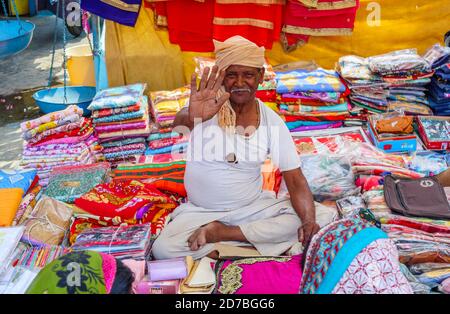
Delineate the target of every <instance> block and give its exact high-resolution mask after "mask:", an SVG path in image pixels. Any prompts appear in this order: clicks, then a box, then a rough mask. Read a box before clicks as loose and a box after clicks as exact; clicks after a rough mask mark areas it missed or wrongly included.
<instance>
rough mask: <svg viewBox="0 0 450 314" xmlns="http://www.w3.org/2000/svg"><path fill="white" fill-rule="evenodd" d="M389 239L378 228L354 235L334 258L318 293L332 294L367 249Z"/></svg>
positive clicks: (366, 229) (367, 229)
mask: <svg viewBox="0 0 450 314" xmlns="http://www.w3.org/2000/svg"><path fill="white" fill-rule="evenodd" d="M387 238H388V236H387V234H386V233H385V232H384V231H382V230H380V229H378V228H376V227H370V228H365V229H363V230H361V231H359V232H358V233H356V234H355V235H353V236H352V237H351V238H350V239H349V240H347V242H346V243H345V245H344V246H343V247H342V248H341V249H340V250H339V252H338V253H337V254H336V256H335V257H334V259H333V262H332V264H331V265H330V267H329V268H328V270H327V273H326V274H325V277H324V278H323V280H322V282H321V284H320V286H319V287H318V289H317V291H316V293H318V294H330V293H331V292H332V291H333V289H334V287H335V286H336V284H337V283H338V282H339V280H340V279H341V278H342V276H343V275H344V273H345V272H346V270H347V268H348V267H349V266H350V264H351V263H352V261H353V260H354V259H355V257H356V256H357V255H358V254H359V253H361V251H362V250H363V249H364V248H365V247H367V246H368V245H369V244H370V243H372V242H374V241H376V240H378V239H387Z"/></svg>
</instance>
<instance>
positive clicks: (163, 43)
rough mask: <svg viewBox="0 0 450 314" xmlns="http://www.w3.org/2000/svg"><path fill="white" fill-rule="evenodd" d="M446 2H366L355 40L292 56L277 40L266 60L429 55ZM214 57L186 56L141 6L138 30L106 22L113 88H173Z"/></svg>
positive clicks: (444, 24)
mask: <svg viewBox="0 0 450 314" xmlns="http://www.w3.org/2000/svg"><path fill="white" fill-rule="evenodd" d="M449 17H450V6H448V5H447V1H444V0H439V1H432V2H430V1H425V0H416V1H410V2H405V1H401V0H389V1H387V0H384V1H379V2H374V1H371V0H361V1H360V8H359V10H358V12H357V15H356V20H355V27H354V31H353V34H352V35H351V36H336V37H335V36H333V37H312V38H311V39H310V40H309V42H308V43H307V44H306V45H304V46H303V47H300V48H298V49H296V50H295V51H293V52H291V53H285V52H284V50H283V48H282V46H281V44H280V43H278V42H276V43H274V45H273V48H272V50H269V51H267V52H266V56H267V57H268V59H269V61H270V63H271V64H273V65H277V64H282V63H288V62H292V61H297V60H315V61H316V62H317V63H318V64H319V65H320V66H322V67H325V68H333V67H334V64H335V62H336V60H338V59H339V57H341V56H344V55H349V54H356V55H360V56H363V57H367V56H371V55H376V54H381V53H386V52H388V51H392V50H398V49H405V48H417V49H418V51H419V53H424V52H425V50H426V49H427V48H429V47H430V46H431V45H433V44H434V43H441V44H443V40H444V35H445V34H446V33H447V32H448V31H449V24H448V20H449ZM199 55H200V56H212V53H198V52H182V51H181V50H180V48H179V46H178V45H173V44H171V43H170V41H169V35H168V32H167V31H165V30H155V27H154V16H153V12H152V11H151V10H149V9H144V8H141V10H140V14H139V18H138V20H137V23H136V25H135V27H134V28H131V27H127V26H123V25H119V24H117V23H114V22H111V21H108V22H107V34H106V62H107V67H108V75H109V82H110V85H111V86H118V85H125V84H131V83H136V82H147V83H148V85H149V89H148V91H152V90H163V89H174V88H176V87H180V86H182V85H184V84H185V83H186V82H188V81H189V77H190V75H191V73H193V71H194V67H195V63H194V60H193V57H194V56H199Z"/></svg>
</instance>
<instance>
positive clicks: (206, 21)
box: [167, 0, 214, 52]
mask: <svg viewBox="0 0 450 314" xmlns="http://www.w3.org/2000/svg"><path fill="white" fill-rule="evenodd" d="M213 15H214V1H212V0H205V2H203V3H202V2H196V1H194V0H172V1H168V2H167V23H168V29H169V39H170V42H171V43H173V44H178V45H179V46H180V48H181V50H183V51H196V52H210V51H214V45H213V42H212V37H213V36H212V34H213V27H212V26H213V23H212V21H213Z"/></svg>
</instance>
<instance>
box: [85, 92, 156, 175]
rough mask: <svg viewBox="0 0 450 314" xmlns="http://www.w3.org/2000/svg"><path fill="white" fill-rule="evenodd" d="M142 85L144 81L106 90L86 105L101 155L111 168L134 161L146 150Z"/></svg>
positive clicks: (147, 120) (147, 128) (146, 116)
mask: <svg viewBox="0 0 450 314" xmlns="http://www.w3.org/2000/svg"><path fill="white" fill-rule="evenodd" d="M145 88H146V85H145V84H133V85H128V86H121V87H115V88H110V89H106V90H103V91H101V92H99V93H97V95H95V97H94V99H93V100H92V103H91V104H90V105H89V110H91V111H92V117H93V122H94V125H95V131H96V133H97V134H98V138H99V142H100V143H101V146H102V147H103V154H104V156H105V159H106V160H107V161H109V162H110V163H111V166H112V167H114V166H116V165H117V164H118V163H120V162H126V161H134V160H135V159H136V155H137V156H139V155H142V154H143V153H144V151H145V149H146V145H145V139H146V138H147V136H148V135H149V134H150V116H149V106H148V99H147V97H146V96H144V90H145Z"/></svg>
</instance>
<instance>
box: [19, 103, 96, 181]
mask: <svg viewBox="0 0 450 314" xmlns="http://www.w3.org/2000/svg"><path fill="white" fill-rule="evenodd" d="M82 115H83V110H82V109H81V108H79V107H78V106H75V105H70V106H68V107H67V108H66V109H64V110H62V111H58V112H54V113H49V114H46V115H44V116H42V117H39V118H37V119H34V120H30V121H26V122H23V123H22V124H21V125H20V128H21V130H22V132H23V138H24V140H25V143H24V150H23V154H22V161H21V165H22V166H23V167H24V168H27V169H36V170H37V174H38V176H39V184H40V185H41V186H47V185H48V180H49V176H50V173H51V172H52V170H53V169H54V168H55V167H61V166H76V165H86V164H93V163H96V162H98V161H100V160H102V159H103V155H102V153H101V149H100V147H99V145H98V138H97V136H96V135H95V134H94V127H93V124H92V120H91V119H88V118H84V117H83V116H82Z"/></svg>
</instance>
